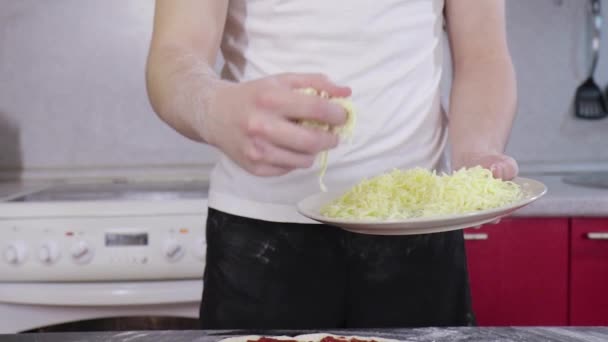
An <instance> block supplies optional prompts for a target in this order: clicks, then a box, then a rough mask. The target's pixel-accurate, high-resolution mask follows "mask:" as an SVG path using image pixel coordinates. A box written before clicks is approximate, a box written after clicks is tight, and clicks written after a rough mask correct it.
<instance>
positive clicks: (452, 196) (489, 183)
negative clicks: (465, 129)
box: [321, 166, 522, 220]
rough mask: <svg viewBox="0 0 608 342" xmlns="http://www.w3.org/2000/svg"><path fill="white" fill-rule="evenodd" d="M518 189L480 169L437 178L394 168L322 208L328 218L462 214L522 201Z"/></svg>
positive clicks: (429, 173) (367, 180) (517, 186)
mask: <svg viewBox="0 0 608 342" xmlns="http://www.w3.org/2000/svg"><path fill="white" fill-rule="evenodd" d="M521 197H522V191H521V188H520V187H519V185H517V184H516V183H514V182H511V181H503V180H501V179H496V178H494V177H493V176H492V172H491V171H489V170H487V169H485V168H482V167H480V166H478V167H473V168H469V169H461V170H458V171H456V172H453V173H452V174H451V175H447V174H442V175H438V174H436V172H431V171H428V170H426V169H422V168H415V169H411V170H406V171H402V170H393V171H390V172H387V173H384V174H381V175H379V176H376V177H373V178H371V179H366V180H363V181H362V182H360V183H359V184H357V185H355V186H354V187H352V188H351V189H350V190H349V191H347V192H346V193H345V194H343V195H342V196H341V197H340V198H338V199H336V200H334V201H333V202H331V203H329V204H328V205H326V206H325V207H323V208H322V209H321V214H322V215H324V216H326V217H330V218H342V219H360V220H394V219H410V218H419V217H429V216H439V215H450V214H464V213H469V212H474V211H478V210H485V209H492V208H497V207H500V206H504V205H507V204H510V203H513V202H515V201H517V200H519V199H520V198H521Z"/></svg>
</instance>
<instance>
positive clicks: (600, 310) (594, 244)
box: [570, 218, 608, 325]
mask: <svg viewBox="0 0 608 342" xmlns="http://www.w3.org/2000/svg"><path fill="white" fill-rule="evenodd" d="M570 241H571V253H572V258H571V266H570V267H571V273H570V287H571V288H570V323H571V324H572V325H608V218H602V219H599V218H598V219H592V218H580V219H573V220H572V232H571V238H570Z"/></svg>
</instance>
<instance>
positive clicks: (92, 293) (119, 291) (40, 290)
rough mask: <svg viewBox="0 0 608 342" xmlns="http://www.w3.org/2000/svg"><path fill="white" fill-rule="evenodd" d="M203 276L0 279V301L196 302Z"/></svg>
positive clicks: (63, 303) (58, 303)
mask: <svg viewBox="0 0 608 342" xmlns="http://www.w3.org/2000/svg"><path fill="white" fill-rule="evenodd" d="M202 291H203V281H202V280H178V281H154V282H113V283H112V282H108V283H0V303H10V304H21V305H49V306H131V305H160V304H178V303H196V302H200V301H201V296H202Z"/></svg>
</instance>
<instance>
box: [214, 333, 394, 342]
mask: <svg viewBox="0 0 608 342" xmlns="http://www.w3.org/2000/svg"><path fill="white" fill-rule="evenodd" d="M327 337H330V338H331V340H330V341H324V342H336V341H344V342H371V341H374V342H399V341H398V340H393V339H387V338H381V337H372V336H339V335H332V334H324V333H317V334H305V335H298V336H293V337H292V336H259V335H247V336H234V337H228V338H225V339H223V340H221V341H219V342H258V341H259V340H260V339H264V340H266V341H262V342H273V341H293V342H321V341H322V340H323V339H325V338H327Z"/></svg>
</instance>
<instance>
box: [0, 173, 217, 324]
mask: <svg viewBox="0 0 608 342" xmlns="http://www.w3.org/2000/svg"><path fill="white" fill-rule="evenodd" d="M3 190H4V191H3ZM207 191H208V186H207V183H206V182H205V181H196V180H192V181H164V182H152V181H147V182H138V181H121V182H113V181H107V182H81V183H65V182H64V183H53V184H34V185H27V184H19V185H9V184H0V253H1V254H0V317H2V318H3V319H1V320H0V333H12V332H21V331H25V330H29V329H33V328H38V327H43V326H48V325H52V324H59V323H67V322H70V321H76V320H83V319H94V318H103V317H123V316H136V315H137V316H168V317H189V318H196V317H197V316H198V309H199V305H200V297H201V293H202V286H203V284H202V275H203V271H204V265H205V252H206V243H205V220H206V212H207V203H206V198H207Z"/></svg>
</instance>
